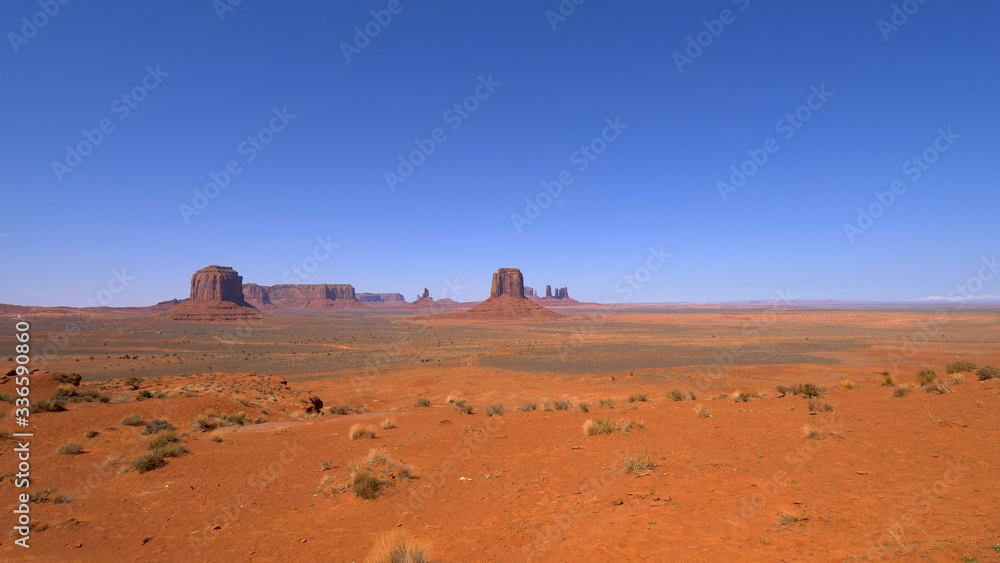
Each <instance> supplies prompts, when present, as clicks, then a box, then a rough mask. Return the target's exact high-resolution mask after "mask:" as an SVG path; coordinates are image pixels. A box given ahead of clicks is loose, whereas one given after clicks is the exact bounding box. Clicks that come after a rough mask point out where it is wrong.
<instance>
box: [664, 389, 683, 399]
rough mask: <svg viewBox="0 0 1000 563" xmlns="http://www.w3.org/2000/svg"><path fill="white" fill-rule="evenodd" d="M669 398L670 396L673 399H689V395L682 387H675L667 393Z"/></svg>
mask: <svg viewBox="0 0 1000 563" xmlns="http://www.w3.org/2000/svg"><path fill="white" fill-rule="evenodd" d="M667 398H669V399H670V400H671V401H677V402H680V401H683V400H684V399H687V395H685V394H684V393H683V392H682V391H681V390H680V389H674V390H672V391H670V392H669V393H667Z"/></svg>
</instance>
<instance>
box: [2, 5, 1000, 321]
mask: <svg viewBox="0 0 1000 563" xmlns="http://www.w3.org/2000/svg"><path fill="white" fill-rule="evenodd" d="M223 1H224V0H223ZM896 3H897V4H900V2H898V0H897V1H896ZM914 4H916V3H914ZM386 6H387V3H386V2H385V0H380V1H375V0H368V1H363V2H362V1H357V2H355V1H339V2H322V3H321V2H280V3H279V2H262V1H259V0H245V1H244V2H243V3H242V4H241V5H239V6H238V7H236V8H235V9H234V10H232V11H229V12H225V13H224V18H223V19H222V20H221V21H220V17H219V15H218V14H217V11H216V8H214V7H213V3H212V1H210V0H199V1H182V2H156V3H154V2H82V1H79V0H77V1H76V2H69V3H68V4H66V5H59V11H58V13H56V14H55V15H54V16H51V17H47V18H43V17H42V16H37V15H36V12H39V11H41V10H42V8H41V7H40V6H39V3H38V2H37V0H32V1H29V0H10V1H7V2H3V3H2V5H0V30H2V31H3V32H4V34H5V42H4V45H3V46H2V48H0V63H2V73H3V83H4V87H3V88H2V89H0V112H2V115H3V132H4V134H3V137H2V140H0V158H2V167H0V190H2V193H3V201H4V205H3V208H2V213H0V234H2V235H4V236H2V237H0V264H2V274H0V302H6V303H17V304H33V305H59V304H67V305H76V304H78V303H81V302H83V301H84V300H85V299H87V298H88V297H92V296H95V295H98V293H99V292H100V291H101V290H102V289H103V288H106V287H107V286H108V284H109V282H111V280H112V279H114V276H113V275H112V274H111V272H112V271H113V270H119V271H120V270H121V269H123V268H124V270H125V274H127V275H128V276H134V279H132V280H131V281H129V284H128V286H127V287H125V289H124V290H122V291H121V292H120V293H118V294H116V295H115V297H114V300H113V303H112V304H113V305H145V304H150V303H154V302H156V301H159V300H163V299H168V298H172V297H184V296H186V295H187V292H188V284H189V279H190V275H191V273H192V272H194V270H196V269H197V268H199V267H202V266H205V265H208V264H222V265H229V266H233V267H235V268H236V269H237V270H238V271H239V272H240V273H241V274H242V275H243V276H244V280H245V281H254V282H258V283H262V284H273V283H280V282H281V281H282V278H283V277H284V275H285V272H287V271H289V270H290V269H291V268H292V266H294V265H296V264H300V265H301V264H302V263H303V260H305V259H306V258H307V257H309V256H312V255H313V251H314V249H315V247H316V239H317V237H321V238H327V237H329V239H330V240H332V241H333V242H336V243H338V244H339V247H337V248H336V249H334V251H333V253H332V254H331V255H330V257H329V258H328V259H326V260H324V261H321V262H320V263H319V265H318V268H317V269H316V271H315V272H313V273H312V274H311V275H309V277H308V278H306V279H305V280H304V281H306V282H310V283H324V282H325V283H351V284H353V285H354V286H355V288H356V289H357V290H358V291H379V292H393V291H398V292H402V293H404V294H405V295H406V296H407V298H408V299H412V298H413V297H414V295H415V294H416V293H417V292H418V291H420V290H421V289H422V288H423V287H425V286H426V287H428V288H430V290H431V293H432V295H434V296H435V297H440V296H441V293H442V290H444V289H445V288H446V287H447V286H446V284H445V280H452V281H454V280H457V282H458V284H459V285H461V286H464V290H463V291H462V294H461V295H460V298H461V299H463V300H474V299H482V298H484V297H486V296H487V295H488V292H489V285H490V275H491V273H492V272H493V271H495V270H496V268H498V267H501V266H514V267H519V268H521V270H522V271H523V272H524V274H525V281H526V283H527V284H528V285H534V286H535V287H544V285H545V284H546V283H550V284H552V285H553V286H568V287H569V289H570V295H571V296H574V297H576V298H579V299H586V300H595V301H623V300H625V297H626V296H625V294H624V293H623V292H621V291H616V284H617V287H618V288H621V287H623V286H622V285H620V283H621V282H622V280H623V279H624V276H625V275H627V274H632V273H634V272H635V271H636V268H639V267H641V266H643V264H644V263H645V262H646V261H647V258H648V257H649V256H650V252H649V248H650V247H656V248H659V247H661V246H662V247H663V250H664V251H665V252H667V253H670V254H671V257H670V258H668V259H667V260H666V263H665V264H664V266H663V267H662V268H661V269H659V270H658V271H656V272H654V273H652V275H651V276H650V277H649V279H648V280H647V281H646V282H645V283H643V284H638V286H637V287H635V288H633V289H634V290H633V291H632V293H631V295H629V296H628V300H629V301H632V302H639V301H726V300H744V299H770V298H774V297H776V293H775V291H776V290H778V289H784V288H791V289H792V293H793V294H794V295H796V296H798V297H801V298H804V299H851V300H855V299H857V300H897V299H913V298H920V297H925V296H930V295H943V294H946V293H947V292H948V291H949V290H950V289H952V288H953V287H954V286H955V285H957V284H959V283H964V282H965V281H966V280H967V279H968V278H969V277H971V276H975V275H976V274H977V271H978V270H979V264H980V259H981V258H982V257H983V256H993V255H995V254H997V253H998V250H1000V249H998V243H1000V221H998V217H997V210H998V208H1000V206H998V204H1000V189H998V177H1000V174H998V172H997V169H996V166H997V162H998V161H1000V159H998V152H1000V151H998V149H1000V109H998V104H997V92H998V86H1000V77H998V74H997V71H996V69H997V68H1000V34H997V32H996V24H997V21H1000V5H998V4H997V3H995V2H986V1H977V2H962V3H955V2H945V1H943V0H929V1H928V2H927V3H926V4H923V5H920V7H919V9H918V10H917V11H916V12H915V13H913V14H911V15H909V16H908V21H906V22H905V23H902V25H899V26H898V29H895V30H891V29H889V30H887V28H885V27H884V26H883V29H880V25H879V23H878V22H879V20H885V21H887V22H891V18H892V16H893V2H892V1H889V0H885V1H871V0H864V1H861V0H853V1H846V2H819V3H817V2H794V1H791V0H784V1H772V2H763V1H762V0H750V2H749V3H747V2H746V0H740V1H739V2H732V1H730V0H716V1H713V2H697V3H689V2H684V3H681V2H651V1H650V2H599V1H597V0H589V1H586V2H584V3H582V4H581V5H579V6H577V7H576V10H575V12H574V13H572V14H570V15H569V16H568V17H566V18H565V20H564V21H555V27H556V29H554V30H553V29H552V23H550V18H549V17H547V16H546V13H545V12H546V10H549V9H551V10H557V9H558V6H559V3H558V2H557V1H556V0H548V1H540V2H490V3H487V2H466V1H458V0H454V1H440V2H427V1H419V0H416V1H409V0H402V2H401V4H400V6H401V7H402V10H401V11H399V12H398V13H397V14H395V15H393V16H392V20H391V21H390V22H389V23H388V24H387V25H385V26H382V25H381V24H378V25H376V24H370V25H369V29H373V30H376V31H378V34H377V35H376V36H375V37H373V38H370V42H369V43H368V44H367V45H364V46H363V47H362V48H360V49H358V51H359V52H354V53H352V54H351V60H350V62H348V61H347V58H346V57H345V54H344V48H343V46H342V43H344V42H348V43H350V42H353V41H354V37H355V34H356V33H355V31H354V27H355V26H358V27H360V28H364V27H365V25H366V24H368V23H369V22H370V21H371V20H372V16H371V15H370V11H371V10H381V9H384V8H385V7H386ZM743 8H745V9H743ZM49 9H50V10H52V6H49ZM726 9H728V10H730V11H731V13H730V14H729V15H728V16H727V19H728V20H729V23H723V24H722V25H721V33H720V34H718V37H712V40H711V44H710V45H708V46H707V47H704V48H703V49H702V52H701V53H700V54H699V53H697V50H696V49H694V48H692V52H693V53H694V54H697V55H698V56H697V57H692V58H691V60H690V61H689V62H685V63H683V71H682V72H681V71H679V70H678V66H677V61H676V58H675V56H674V53H675V52H680V53H683V52H684V51H685V49H686V48H687V47H688V37H695V40H696V41H697V35H698V34H699V32H702V31H704V30H705V27H704V24H703V20H715V19H719V18H720V16H722V11H723V10H726ZM382 17H383V19H384V15H383V16H382ZM22 18H27V19H28V21H30V20H31V19H32V18H34V19H36V21H38V22H42V21H44V20H45V19H47V20H48V21H45V22H44V26H41V27H39V28H37V29H36V30H35V33H31V32H32V29H31V28H30V26H28V29H27V30H25V29H23V28H24V27H25V24H24V20H22ZM896 21H897V22H901V17H900V16H899V15H898V14H897V16H896ZM711 26H712V27H715V29H716V31H717V32H718V30H719V29H720V27H719V25H716V24H711ZM708 33H709V34H711V32H708ZM11 34H16V35H17V36H18V37H20V38H21V39H18V38H17V37H13V36H12V35H11ZM886 34H888V40H886ZM28 35H31V37H30V38H28V37H27V36H28ZM702 40H703V41H704V42H707V36H706V35H705V34H703V35H702ZM361 43H363V41H362V42H361ZM15 50H16V52H15ZM157 65H159V69H160V71H161V72H162V73H167V75H166V76H163V75H162V74H160V75H159V76H150V77H148V78H147V77H146V75H147V70H146V69H147V67H150V68H153V69H154V70H155V69H156V67H157ZM490 75H492V79H493V81H494V83H499V85H494V86H491V88H490V89H487V88H485V87H482V88H478V92H479V93H480V95H481V96H482V97H484V98H486V99H483V100H474V101H473V100H469V103H470V104H471V106H473V107H474V106H476V105H478V107H476V108H475V111H474V112H470V113H467V114H466V115H467V117H466V118H462V120H461V125H460V126H459V127H457V128H454V126H455V125H456V124H457V123H458V118H456V117H455V115H456V114H455V113H454V111H453V112H452V113H450V114H446V113H445V112H446V111H447V110H449V109H450V108H452V107H453V105H454V104H456V103H462V102H463V100H465V99H466V98H467V97H468V96H470V95H474V94H475V93H476V92H477V87H478V86H479V85H480V77H483V78H484V79H487V78H488V77H489V76H490ZM144 81H145V84H146V87H153V86H155V88H151V89H146V88H145V87H143V84H144ZM822 86H825V88H826V90H827V91H829V92H832V96H830V97H829V98H828V99H826V101H825V102H824V103H822V106H821V107H819V109H816V110H815V111H813V112H812V115H811V116H810V118H809V119H808V121H805V122H803V123H800V125H801V128H800V129H796V130H795V133H794V136H792V137H791V138H789V139H785V138H784V133H782V132H779V129H776V126H778V127H780V124H778V121H779V120H781V119H782V118H783V116H785V114H787V113H789V112H795V111H796V109H797V108H799V106H801V105H803V104H805V103H807V102H808V101H810V94H811V90H810V89H811V88H812V87H816V88H817V89H818V88H820V87H822ZM136 88H138V91H137V97H144V99H143V100H142V101H141V102H135V101H133V100H129V101H130V102H131V103H132V104H133V105H134V106H135V107H129V106H128V105H127V103H126V102H125V101H122V100H121V96H122V95H123V94H126V95H129V96H130V95H131V94H130V92H133V90H134V89H136ZM490 90H492V91H490ZM486 94H488V96H487V95H486ZM116 100H118V101H117V102H116ZM811 101H812V102H813V103H814V105H819V101H818V99H816V98H814V99H812V100H811ZM275 108H277V109H278V110H282V109H283V108H287V112H288V113H290V114H293V115H294V116H295V117H294V118H292V119H291V120H290V122H288V123H287V124H284V123H282V122H281V121H280V120H272V117H274V114H273V113H272V112H273V110H274V109H275ZM126 109H127V110H128V113H127V114H126V113H125V112H126ZM616 117H617V118H619V120H620V122H621V123H623V124H626V125H627V126H628V127H627V129H625V130H623V131H621V132H620V134H618V136H617V137H616V138H614V140H613V141H611V142H610V143H607V146H606V150H604V152H603V153H601V154H600V155H595V156H596V158H595V160H593V161H588V164H589V166H588V167H587V169H586V170H583V171H580V167H581V166H580V164H579V163H580V162H581V161H580V160H579V158H580V157H579V155H577V156H576V157H574V152H575V151H577V150H579V147H580V146H581V145H583V144H590V143H591V141H592V140H593V139H595V138H597V137H599V136H600V135H601V134H602V132H603V130H604V128H605V127H606V125H605V120H606V119H614V118H616ZM104 119H107V120H108V121H106V122H105V125H106V126H107V125H113V127H114V129H113V130H112V131H111V132H110V133H107V134H105V135H104V138H103V139H102V140H101V142H100V143H99V144H98V145H97V146H96V147H95V148H94V150H93V152H92V153H91V154H89V155H87V156H85V157H82V158H81V162H79V165H78V166H75V167H73V168H71V170H72V171H71V172H68V173H67V172H65V170H64V171H63V173H61V174H59V173H57V171H55V170H54V169H53V162H58V163H62V165H63V166H65V165H66V162H67V154H66V153H67V150H66V146H67V145H72V146H77V145H78V144H80V143H81V142H83V141H85V136H84V135H83V133H82V132H83V130H84V129H87V130H93V129H95V128H99V127H100V125H101V122H102V120H104ZM271 124H274V125H275V126H276V128H278V127H283V129H282V130H280V131H278V132H276V133H273V135H272V134H271V133H270V132H266V133H265V134H264V137H265V138H267V140H270V141H271V142H270V144H267V145H262V146H264V150H262V151H259V152H258V153H257V154H256V157H255V158H254V159H253V160H252V161H250V162H247V158H248V157H249V156H250V155H251V154H252V151H250V150H249V149H248V148H247V146H244V147H243V150H242V151H241V150H240V146H241V143H243V142H244V141H246V140H247V138H248V136H250V135H257V134H258V132H259V131H260V130H261V129H262V128H265V127H268V126H270V125H271ZM948 127H951V128H952V131H953V132H954V133H956V134H958V135H960V137H959V138H958V139H957V140H956V139H952V140H951V141H946V142H945V141H939V146H941V147H947V148H948V150H947V151H946V152H943V153H939V154H938V155H937V156H938V159H937V160H936V162H935V163H934V164H933V165H931V166H929V167H928V169H927V170H926V171H923V170H921V176H920V178H919V179H916V180H915V181H914V179H913V177H912V176H911V175H908V174H907V173H905V172H904V170H903V166H904V165H905V164H906V162H907V161H908V160H909V159H911V158H912V157H913V156H914V155H918V154H921V153H922V152H923V151H924V150H925V149H928V148H930V147H933V146H934V142H935V140H936V138H937V136H938V132H937V131H938V129H939V128H944V129H947V128H948ZM436 128H441V129H442V130H443V131H442V132H443V133H444V135H445V139H444V141H443V142H441V143H437V144H436V146H435V150H434V152H433V153H432V154H431V155H430V156H428V157H426V158H425V159H424V162H423V163H422V164H420V166H417V167H416V169H415V172H414V173H413V174H412V175H411V176H410V177H409V178H408V179H406V181H405V182H403V183H401V184H398V185H396V186H395V190H394V191H393V190H390V189H389V187H388V185H387V181H386V178H385V172H386V171H387V170H390V171H396V170H397V167H398V165H399V157H400V155H401V154H403V155H406V154H409V153H410V152H411V151H413V150H415V149H416V146H415V144H414V140H415V139H426V138H430V137H432V132H433V131H434V130H435V129H436ZM786 128H787V126H786ZM91 136H92V137H94V136H95V135H91ZM272 137H273V138H272ZM95 138H96V137H95ZM768 138H774V139H775V141H776V143H777V151H776V152H773V153H772V154H769V156H768V161H767V162H766V163H765V164H764V165H763V166H761V167H759V170H757V171H756V173H755V174H753V175H752V176H751V177H750V178H749V179H748V180H747V182H746V184H745V185H744V186H743V187H741V188H740V189H739V191H737V192H734V193H728V194H727V198H726V200H725V201H724V200H723V198H722V197H721V196H720V192H719V188H718V184H717V183H718V182H719V181H727V182H728V179H729V176H730V174H731V167H732V166H734V165H735V166H739V165H740V164H741V163H742V162H743V161H744V160H746V159H747V158H748V154H747V151H748V149H749V150H755V149H761V148H762V147H763V146H764V145H765V141H766V140H767V139H768ZM602 143H603V141H598V142H597V143H596V145H595V146H597V147H600V146H601V144H602ZM772 148H774V146H773V145H772ZM84 149H86V144H85V143H84ZM932 156H933V155H932ZM571 159H572V160H571ZM70 161H71V162H74V163H75V161H73V158H72V157H70ZM229 161H236V163H238V165H239V166H240V173H239V174H238V175H236V176H235V177H233V178H232V179H231V181H230V183H229V185H228V187H226V188H225V189H224V190H222V191H221V193H220V194H218V195H217V196H216V197H214V198H213V199H211V200H210V202H209V204H208V205H207V207H204V209H201V210H200V211H199V213H198V214H196V215H190V216H189V217H188V219H189V220H190V221H189V222H185V220H184V218H183V217H182V213H181V212H180V210H179V206H180V205H181V204H187V205H192V203H193V201H192V200H193V197H194V194H193V191H192V190H193V189H194V188H199V189H202V188H204V186H205V184H207V183H208V182H210V181H211V178H210V176H209V174H210V173H211V172H218V171H221V170H224V169H225V167H226V166H227V163H228V162H229ZM912 166H914V165H911V167H912ZM563 170H569V171H570V174H571V175H572V177H573V183H572V184H570V185H568V186H566V187H565V188H564V189H563V191H562V193H561V194H560V195H559V197H558V198H555V202H554V203H552V204H551V205H550V206H549V207H548V208H546V209H544V211H543V212H542V213H541V215H540V216H538V217H537V218H536V219H534V220H533V221H532V222H531V223H530V224H527V225H522V232H521V233H518V231H517V230H516V229H515V225H514V222H513V221H512V219H511V215H512V214H514V213H519V214H522V215H523V214H524V212H525V205H526V204H525V198H535V197H536V196H538V194H539V193H540V191H541V190H542V182H544V181H553V180H556V178H557V177H558V176H559V174H560V172H561V171H563ZM911 171H912V170H911ZM894 180H900V181H901V182H902V184H901V185H902V187H903V188H905V189H906V191H905V193H902V195H900V196H898V197H897V198H896V201H895V202H894V203H893V205H891V206H890V207H889V208H888V210H886V211H885V213H884V214H883V215H882V216H881V217H879V218H878V219H876V220H875V221H874V223H873V224H872V225H870V227H868V228H867V230H865V231H864V233H863V234H861V235H858V236H855V237H854V242H853V243H852V242H850V240H849V238H848V236H847V235H846V234H845V230H844V224H845V223H848V222H854V223H855V224H856V222H857V218H858V211H857V209H858V207H859V206H865V207H868V206H869V205H870V204H872V203H873V202H875V201H876V200H875V199H874V196H873V192H874V191H876V190H878V191H888V190H890V186H891V185H892V183H893V181H894ZM543 201H544V198H543ZM640 275H642V274H641V272H640ZM998 284H1000V277H997V278H995V279H993V280H991V281H988V282H986V283H985V284H984V287H983V289H982V291H981V292H982V293H983V294H1000V289H998ZM114 287H116V288H117V287H118V286H117V284H115V285H114Z"/></svg>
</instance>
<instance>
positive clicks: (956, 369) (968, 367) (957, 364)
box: [948, 360, 976, 373]
mask: <svg viewBox="0 0 1000 563" xmlns="http://www.w3.org/2000/svg"><path fill="white" fill-rule="evenodd" d="M967 371H976V364H974V363H972V362H970V361H968V360H958V361H954V362H949V363H948V373H962V372H967Z"/></svg>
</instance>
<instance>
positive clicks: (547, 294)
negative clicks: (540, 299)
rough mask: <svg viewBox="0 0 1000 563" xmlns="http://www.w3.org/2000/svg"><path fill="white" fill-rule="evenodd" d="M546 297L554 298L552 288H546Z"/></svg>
mask: <svg viewBox="0 0 1000 563" xmlns="http://www.w3.org/2000/svg"><path fill="white" fill-rule="evenodd" d="M545 297H552V286H551V285H547V286H545Z"/></svg>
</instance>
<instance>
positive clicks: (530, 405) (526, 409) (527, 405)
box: [514, 403, 538, 412]
mask: <svg viewBox="0 0 1000 563" xmlns="http://www.w3.org/2000/svg"><path fill="white" fill-rule="evenodd" d="M537 408H538V405H537V404H535V403H524V404H523V405H521V406H519V407H517V408H515V409H514V410H516V411H521V412H529V411H533V410H536V409H537Z"/></svg>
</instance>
